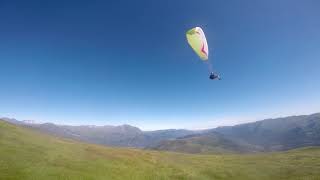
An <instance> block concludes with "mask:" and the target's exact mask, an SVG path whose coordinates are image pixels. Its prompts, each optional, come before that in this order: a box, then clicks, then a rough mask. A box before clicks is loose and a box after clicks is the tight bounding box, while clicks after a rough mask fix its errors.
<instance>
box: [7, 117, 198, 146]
mask: <svg viewBox="0 0 320 180" xmlns="http://www.w3.org/2000/svg"><path fill="white" fill-rule="evenodd" d="M2 119H3V120H5V121H7V122H10V123H12V124H16V125H20V126H25V127H28V128H32V129H37V130H40V131H42V132H45V133H48V134H51V135H55V136H59V137H64V138H71V139H75V140H81V141H84V142H88V143H94V144H101V145H107V146H114V147H134V148H144V147H148V146H152V145H156V144H158V143H159V142H161V141H163V140H168V139H175V138H179V137H183V136H187V135H191V134H194V133H195V132H193V131H189V130H184V129H167V130H158V131H142V130H140V129H139V128H137V127H134V126H130V125H121V126H110V125H109V126H92V125H82V126H70V125H56V124H53V123H43V124H37V123H29V122H30V120H29V121H18V120H16V119H10V118H2Z"/></svg>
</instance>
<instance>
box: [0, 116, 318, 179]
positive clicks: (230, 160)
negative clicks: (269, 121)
mask: <svg viewBox="0 0 320 180" xmlns="http://www.w3.org/2000/svg"><path fill="white" fill-rule="evenodd" d="M0 179H5V180H11V179H23V180H29V179H30V180H31V179H32V180H37V179H39V180H42V179H66V180H69V179H70V180H72V179H76V180H81V179H85V180H87V179H92V180H99V179H101V180H102V179H103V180H108V179H112V180H117V179H132V180H143V179H150V180H158V179H159V180H162V179H170V180H171V179H188V180H189V179H197V180H198V179H208V180H209V179H210V180H211V179H237V180H241V179H246V180H247V179H255V180H256V179H259V180H263V179H277V180H278V179H280V180H281V179H296V180H298V179H306V180H307V179H308V180H309V179H320V148H315V147H313V148H312V147H311V148H303V149H297V150H294V151H288V152H281V153H268V154H252V155H236V154H234V155H232V154H231V155H230V154H228V155H192V154H182V153H172V152H157V151H146V150H137V149H125V148H108V147H104V146H99V145H92V144H85V143H81V142H77V141H73V140H68V139H62V138H57V137H53V136H49V135H46V134H43V133H40V132H37V131H34V130H31V129H26V128H23V127H18V126H15V125H11V124H9V123H6V122H3V121H0Z"/></svg>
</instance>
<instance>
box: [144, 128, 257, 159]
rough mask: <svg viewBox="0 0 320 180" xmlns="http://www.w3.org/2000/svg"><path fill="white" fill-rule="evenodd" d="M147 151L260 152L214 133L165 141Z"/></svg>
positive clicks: (245, 144)
mask: <svg viewBox="0 0 320 180" xmlns="http://www.w3.org/2000/svg"><path fill="white" fill-rule="evenodd" d="M148 149H153V150H161V151H176V152H184V153H201V154H217V153H254V152H261V151H262V149H261V148H259V147H256V146H253V145H250V144H247V143H245V142H241V141H236V140H233V139H230V138H226V137H224V136H223V135H222V134H219V133H216V132H210V133H205V134H197V135H190V136H186V137H182V138H178V139H175V140H165V141H162V142H160V143H158V144H157V145H155V146H152V147H148Z"/></svg>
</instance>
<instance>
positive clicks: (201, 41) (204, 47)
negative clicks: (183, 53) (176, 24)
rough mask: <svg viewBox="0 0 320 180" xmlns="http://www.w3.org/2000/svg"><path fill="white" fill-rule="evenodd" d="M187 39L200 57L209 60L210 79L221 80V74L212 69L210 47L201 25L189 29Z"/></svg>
mask: <svg viewBox="0 0 320 180" xmlns="http://www.w3.org/2000/svg"><path fill="white" fill-rule="evenodd" d="M186 36H187V40H188V43H189V45H190V46H191V48H192V49H193V50H194V52H195V53H196V54H197V55H198V56H199V57H200V59H201V60H202V61H205V62H207V64H208V67H209V70H210V71H211V72H210V75H209V78H210V79H218V80H221V78H220V76H219V75H218V74H216V73H214V72H213V71H212V66H211V64H210V62H209V60H208V59H209V48H208V42H207V39H206V36H205V34H204V32H203V30H202V29H201V28H200V27H195V28H192V29H190V30H189V31H187V33H186Z"/></svg>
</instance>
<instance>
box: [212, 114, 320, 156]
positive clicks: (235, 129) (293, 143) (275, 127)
mask: <svg viewBox="0 0 320 180" xmlns="http://www.w3.org/2000/svg"><path fill="white" fill-rule="evenodd" d="M211 132H218V133H221V134H223V135H225V136H226V137H230V138H234V139H238V140H242V141H245V142H247V143H249V144H252V145H255V146H261V147H262V148H263V149H264V150H265V151H278V150H289V149H294V148H299V147H306V146H319V145H320V113H317V114H311V115H303V116H289V117H284V118H276V119H266V120H263V121H257V122H254V123H247V124H240V125H236V126H229V127H220V128H216V129H213V130H211Z"/></svg>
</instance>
